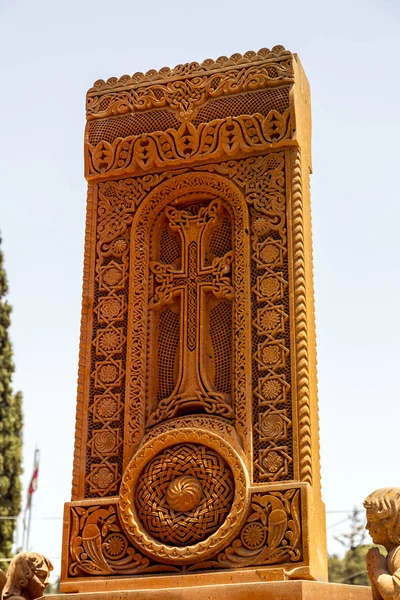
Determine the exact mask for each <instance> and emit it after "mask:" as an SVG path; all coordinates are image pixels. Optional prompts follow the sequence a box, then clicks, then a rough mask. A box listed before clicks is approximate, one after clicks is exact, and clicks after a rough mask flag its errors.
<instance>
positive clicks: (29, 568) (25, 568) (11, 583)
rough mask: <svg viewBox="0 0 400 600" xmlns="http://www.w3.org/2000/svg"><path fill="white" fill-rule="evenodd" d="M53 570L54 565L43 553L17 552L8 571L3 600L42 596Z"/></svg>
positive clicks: (22, 599) (26, 599)
mask: <svg viewBox="0 0 400 600" xmlns="http://www.w3.org/2000/svg"><path fill="white" fill-rule="evenodd" d="M52 570H53V565H52V564H51V562H50V561H49V559H48V558H46V557H45V556H43V555H42V554H37V553H36V552H21V553H20V554H17V555H16V556H14V558H13V559H12V561H11V563H10V566H9V568H8V571H7V575H6V582H5V585H4V588H3V594H2V600H35V599H36V598H40V597H41V596H43V594H44V591H45V589H46V587H47V585H48V582H49V575H50V571H52ZM3 575H4V573H3ZM0 585H1V584H0Z"/></svg>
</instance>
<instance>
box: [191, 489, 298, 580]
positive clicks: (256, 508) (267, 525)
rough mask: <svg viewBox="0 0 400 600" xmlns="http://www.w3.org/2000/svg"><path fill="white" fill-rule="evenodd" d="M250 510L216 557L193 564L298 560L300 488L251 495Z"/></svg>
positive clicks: (198, 566) (202, 566)
mask: <svg viewBox="0 0 400 600" xmlns="http://www.w3.org/2000/svg"><path fill="white" fill-rule="evenodd" d="M251 508H252V510H253V512H252V513H251V514H250V515H249V517H248V518H247V520H246V524H245V525H244V527H242V529H241V532H240V535H239V536H238V537H237V538H236V539H235V540H234V541H233V542H232V544H231V545H230V546H228V548H226V549H225V550H224V551H223V552H221V553H220V554H219V555H218V556H217V558H216V559H214V560H210V561H207V562H200V563H196V564H195V565H193V566H191V567H189V568H188V570H189V571H193V570H199V569H205V568H208V569H209V568H217V569H218V568H241V567H248V566H250V565H251V566H256V565H273V564H274V565H278V564H282V563H288V562H298V561H300V560H301V558H302V541H301V524H300V490H298V489H290V490H287V491H286V492H271V493H269V494H253V495H252V498H251Z"/></svg>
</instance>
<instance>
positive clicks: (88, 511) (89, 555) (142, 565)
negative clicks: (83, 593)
mask: <svg viewBox="0 0 400 600" xmlns="http://www.w3.org/2000/svg"><path fill="white" fill-rule="evenodd" d="M69 553H70V561H69V568H68V572H69V575H70V576H72V577H77V576H79V577H81V576H82V575H85V574H87V575H100V576H101V575H121V574H129V575H136V574H138V573H151V572H154V571H159V570H160V567H161V565H159V566H157V565H155V564H154V563H151V561H150V559H149V558H147V557H145V556H142V555H141V554H140V553H139V552H138V551H137V550H136V548H134V547H133V546H132V545H131V544H130V543H129V541H128V539H127V537H126V535H125V534H124V532H123V530H122V527H121V525H120V523H119V520H118V515H117V511H116V506H115V505H112V504H111V505H108V506H104V505H97V506H96V505H95V506H89V507H87V508H83V507H79V506H78V507H72V508H71V538H70V550H69ZM162 570H163V571H165V570H167V571H168V570H169V571H174V570H177V569H174V568H173V567H166V566H165V565H162Z"/></svg>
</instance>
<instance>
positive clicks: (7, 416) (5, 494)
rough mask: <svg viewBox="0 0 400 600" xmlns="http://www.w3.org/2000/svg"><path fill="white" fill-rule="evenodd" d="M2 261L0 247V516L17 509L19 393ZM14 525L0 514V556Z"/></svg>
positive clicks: (5, 555)
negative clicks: (14, 379)
mask: <svg viewBox="0 0 400 600" xmlns="http://www.w3.org/2000/svg"><path fill="white" fill-rule="evenodd" d="M0 245H1V237H0ZM3 262H4V257H3V252H2V251H1V248H0V517H14V516H16V515H18V514H19V512H20V510H21V477H20V476H21V473H22V465H21V463H22V394H21V393H20V392H17V393H16V394H15V393H14V392H13V390H12V385H11V379H12V374H13V371H14V363H13V359H12V347H11V342H10V338H9V334H8V330H9V327H10V314H11V310H12V309H11V306H10V305H9V303H8V302H7V300H6V294H7V291H8V284H7V276H6V272H5V270H4V264H3ZM16 525H17V521H16V520H15V519H1V518H0V558H9V557H10V556H11V552H12V545H13V538H14V531H15V528H16Z"/></svg>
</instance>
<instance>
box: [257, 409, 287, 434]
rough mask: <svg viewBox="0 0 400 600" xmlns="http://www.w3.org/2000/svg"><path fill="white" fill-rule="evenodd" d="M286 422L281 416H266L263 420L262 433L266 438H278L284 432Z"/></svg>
mask: <svg viewBox="0 0 400 600" xmlns="http://www.w3.org/2000/svg"><path fill="white" fill-rule="evenodd" d="M284 427H285V426H284V421H283V419H282V417H281V416H280V415H276V414H272V415H271V414H266V415H264V416H263V417H262V418H261V422H260V431H261V433H262V434H263V435H264V436H265V437H270V438H277V437H279V436H281V435H282V434H283V432H284Z"/></svg>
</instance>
